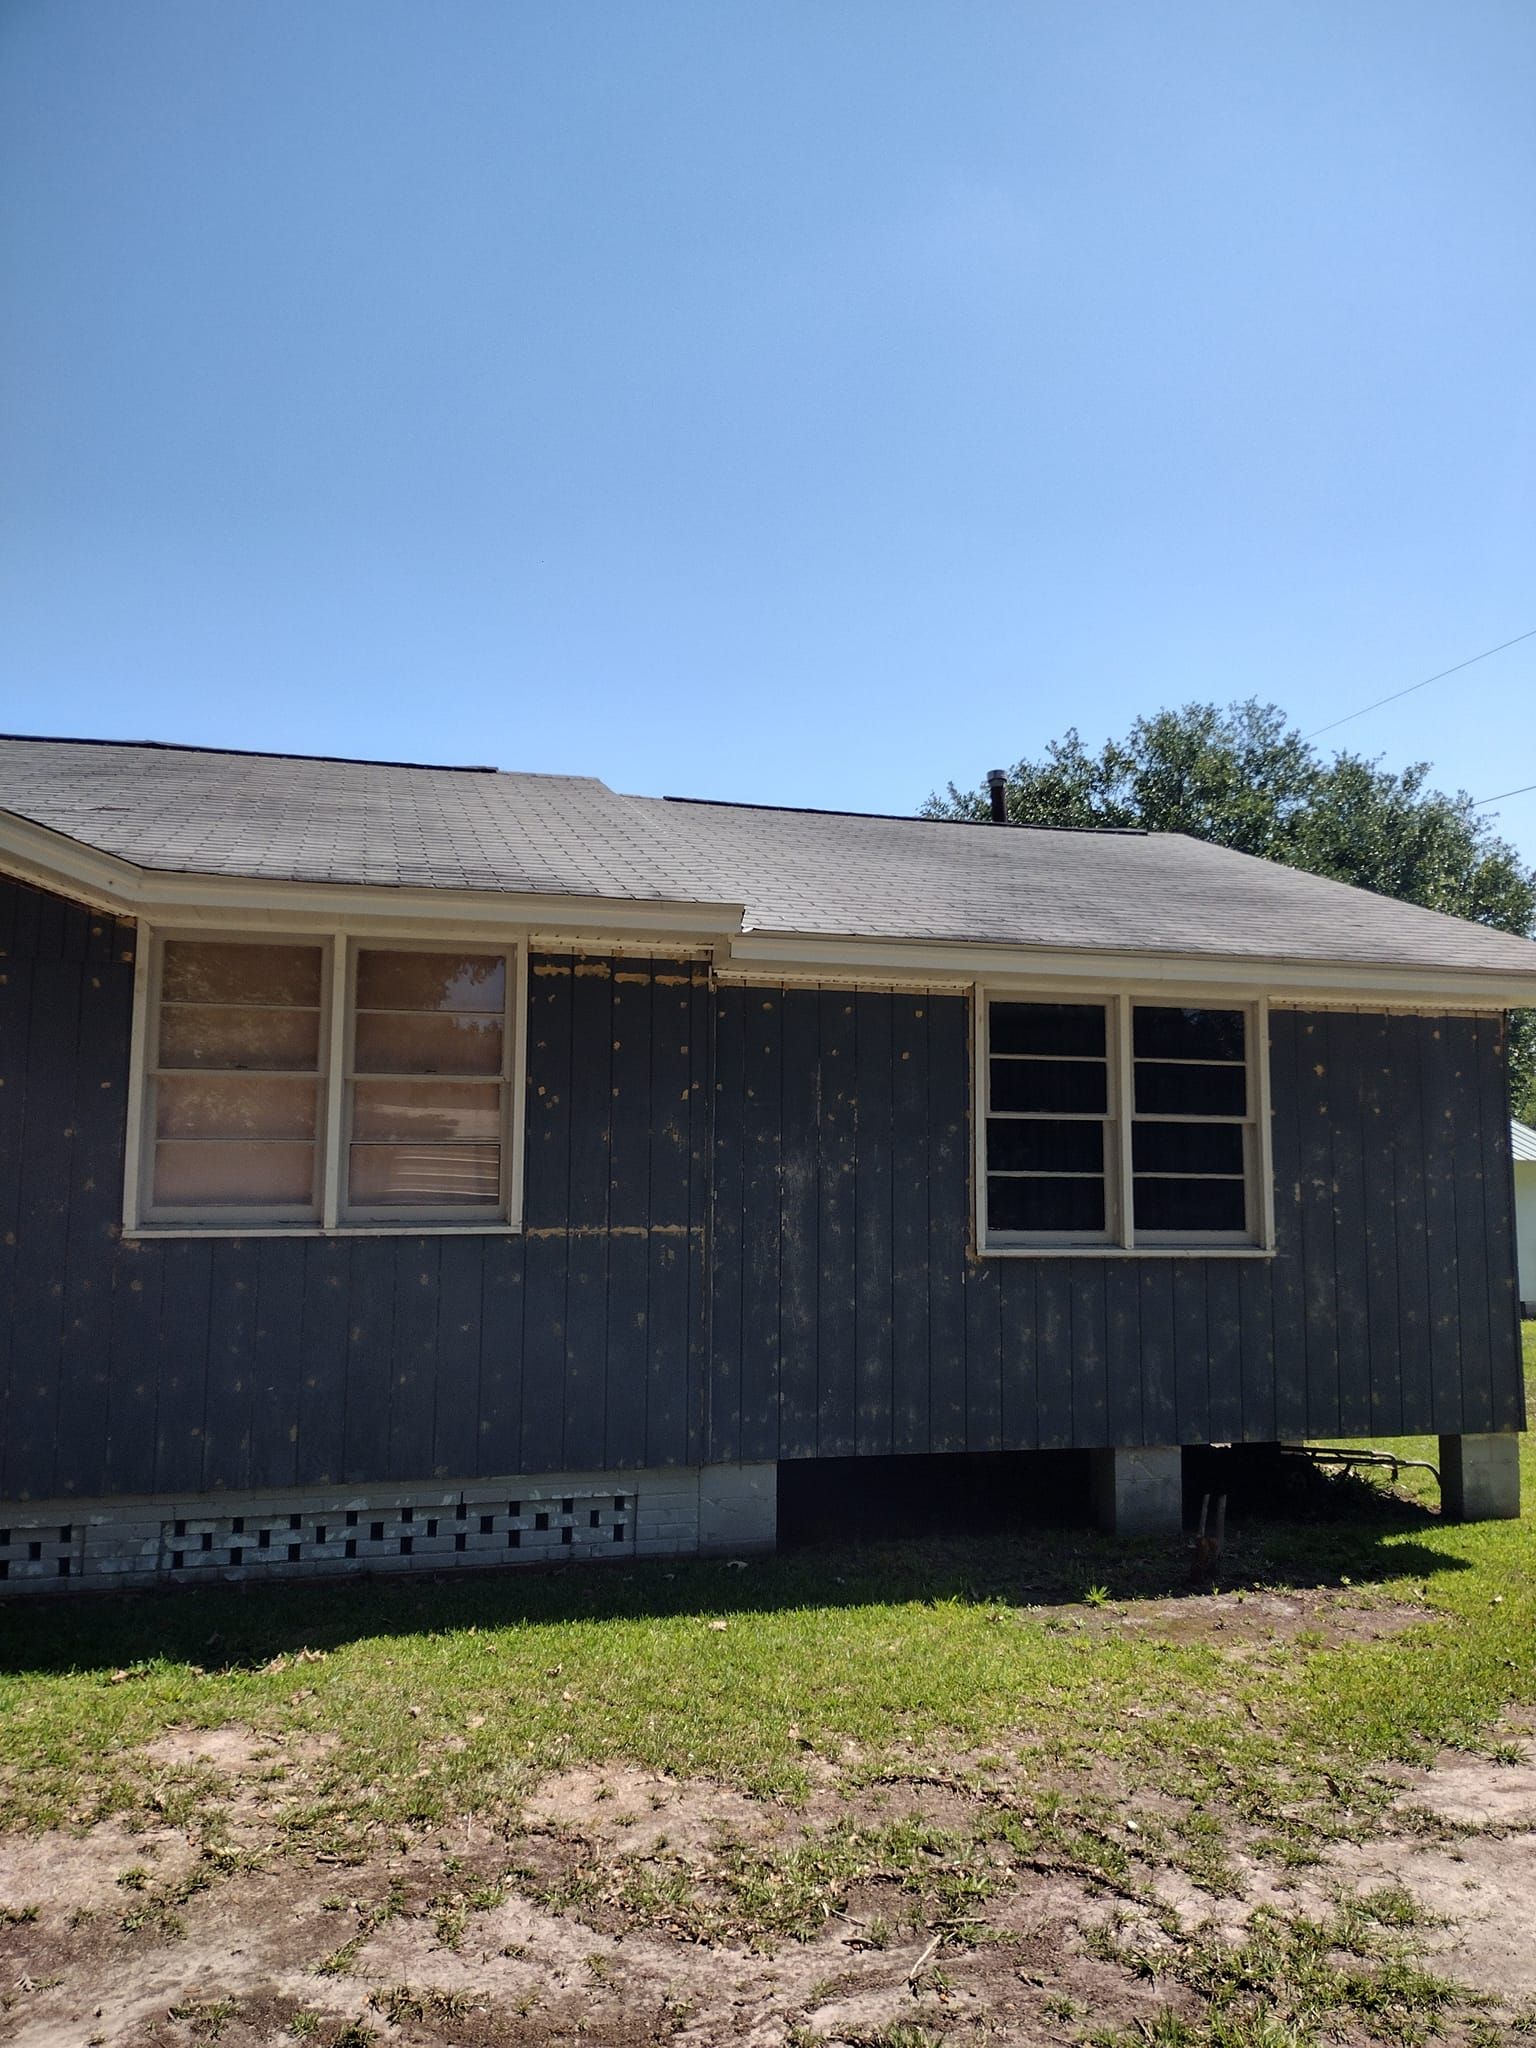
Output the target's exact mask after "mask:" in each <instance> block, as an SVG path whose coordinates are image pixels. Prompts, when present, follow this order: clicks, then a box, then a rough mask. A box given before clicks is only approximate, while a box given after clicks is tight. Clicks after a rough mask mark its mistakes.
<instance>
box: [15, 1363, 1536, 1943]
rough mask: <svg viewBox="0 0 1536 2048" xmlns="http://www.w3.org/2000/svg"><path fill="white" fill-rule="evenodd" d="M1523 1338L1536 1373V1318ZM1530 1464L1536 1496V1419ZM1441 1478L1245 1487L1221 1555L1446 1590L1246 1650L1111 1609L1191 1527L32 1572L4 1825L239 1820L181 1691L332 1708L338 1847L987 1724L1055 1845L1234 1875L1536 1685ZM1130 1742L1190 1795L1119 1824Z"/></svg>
mask: <svg viewBox="0 0 1536 2048" xmlns="http://www.w3.org/2000/svg"><path fill="white" fill-rule="evenodd" d="M1526 1358H1528V1366H1530V1368H1532V1372H1536V1327H1532V1325H1528V1327H1526ZM1403 1448H1405V1450H1409V1448H1411V1446H1403ZM1524 1464H1526V1470H1524V1481H1526V1497H1528V1501H1536V1458H1534V1456H1532V1448H1530V1444H1526V1446H1524ZM1425 1489H1427V1493H1425ZM1432 1495H1434V1487H1432V1483H1430V1481H1427V1479H1425V1477H1423V1475H1405V1483H1403V1489H1401V1495H1399V1497H1389V1495H1386V1491H1384V1489H1380V1487H1372V1485H1362V1483H1354V1481H1339V1483H1331V1485H1329V1489H1327V1495H1325V1499H1329V1501H1333V1503H1335V1507H1348V1511H1346V1513H1327V1516H1321V1518H1317V1516H1315V1518H1311V1520H1296V1522H1251V1524H1247V1526H1245V1524H1243V1513H1241V1503H1235V1524H1237V1528H1239V1536H1237V1540H1235V1542H1233V1544H1231V1546H1229V1554H1227V1559H1225V1561H1223V1583H1227V1585H1239V1587H1243V1585H1245V1587H1251V1589H1260V1587H1331V1589H1333V1595H1335V1597H1337V1599H1339V1602H1343V1604H1352V1602H1358V1604H1372V1602H1382V1599H1391V1602H1409V1604H1413V1608H1415V1610H1419V1614H1421V1620H1417V1622H1415V1626H1411V1628H1409V1630H1407V1632H1401V1634H1395V1636H1389V1638H1382V1640H1370V1642H1346V1645H1339V1647H1323V1645H1319V1642H1317V1640H1307V1638H1298V1640H1276V1642H1274V1645H1262V1647H1257V1649H1255V1653H1253V1655H1247V1657H1241V1659H1233V1657H1229V1655H1225V1651H1223V1640H1221V1638H1219V1636H1206V1638H1188V1636H1184V1634H1180V1632H1178V1630H1176V1628H1169V1630H1167V1632H1165V1634H1159V1632H1157V1630H1155V1628H1153V1630H1147V1628H1141V1630H1135V1632H1128V1630H1126V1628H1122V1626H1118V1624H1120V1612H1122V1608H1124V1604H1126V1602H1128V1599H1135V1597H1139V1595H1147V1593H1159V1595H1169V1593H1178V1595H1186V1593H1188V1591H1190V1587H1188V1577H1186V1561H1184V1554H1182V1552H1180V1550H1176V1548H1174V1546H1167V1544H1153V1546H1145V1544H1143V1546H1133V1544H1118V1542H1112V1540H1106V1538H1098V1536H1094V1534H1087V1532H1044V1534H1028V1536H1018V1538H975V1540H967V1542H956V1544H948V1546H944V1544H885V1546H866V1548H858V1550H848V1552H838V1554H825V1552H817V1554H799V1556H797V1554H784V1556H778V1559H768V1561H762V1563H752V1565H750V1567H748V1569H731V1567H727V1565H721V1563H680V1565H637V1567H614V1569H600V1571H598V1569H592V1571H586V1573H580V1571H578V1573H569V1575H551V1577H512V1575H508V1577H498V1579H494V1581H492V1579H473V1581H444V1583H432V1585H420V1583H387V1581H375V1583H350V1585H338V1587H250V1589H244V1591H233V1589H221V1591H193V1593H164V1595H160V1593H156V1595H141V1597H133V1599H80V1602H70V1604H57V1606H41V1604H39V1606H31V1604H10V1606H6V1608H4V1610H0V1827H10V1829H39V1827H84V1825H90V1823H94V1821H98V1819H102V1817H106V1815H111V1812H123V1815H129V1817H143V1815H158V1817H162V1819H168V1821H172V1823H178V1825H188V1827H195V1829H201V1831H203V1837H205V1839H207V1843H209V1845H217V1833H219V1815H221V1806H219V1780H217V1776H215V1774H211V1772H209V1769H207V1767H170V1765H156V1763H152V1761H150V1759H145V1757H143V1745H145V1743H150V1741H154V1737H158V1735H162V1733H164V1731H166V1729H172V1726H178V1724H188V1726H209V1729H213V1726H221V1724H227V1722H244V1724H250V1726H254V1729H258V1731H270V1733H274V1735H283V1737H289V1739H291V1737H326V1739H328V1741H330V1743H332V1747H330V1749H328V1751H326V1753H324V1755H309V1759H307V1761H305V1759H303V1757H301V1755H299V1751H297V1749H291V1757H289V1761H283V1759H279V1761H276V1763H274V1765H272V1769H270V1774H268V1776H270V1782H268V1784H266V1786H264V1788H262V1790H264V1792H270V1798H272V1808H274V1817H272V1833H274V1843H276V1847H279V1849H281V1847H283V1843H293V1845H299V1847H305V1849H309V1851H313V1849H322V1851H328V1853H338V1855H350V1853H360V1851H362V1843H365V1837H367V1835H369V1831H375V1833H373V1837H371V1839H373V1841H375V1843H377V1839H379V1833H377V1831H379V1829H381V1827H383V1831H385V1833H387V1831H406V1833H410V1831H412V1829H422V1827H432V1825H436V1823H442V1821H446V1819H451V1817H455V1815H465V1812H479V1815H489V1817H504V1819H506V1821H508V1823H512V1821H514V1819H516V1812H518V1806H520V1800H522V1796H524V1794H526V1790H528V1788H530V1786H532V1784H535V1782H537V1780H539V1778H541V1776H545V1774H549V1772H555V1769H561V1767H563V1765H573V1763H602V1761H608V1759H631V1761H635V1763H639V1765H647V1767H655V1769H666V1772H672V1774H678V1776H700V1778H711V1780H719V1782H723V1784H731V1786H737V1788H741V1790H745V1792H750V1794H760V1796H780V1798H786V1800H795V1798H799V1796H801V1794H805V1792H807V1788H809V1784H811V1776H813V1772H815V1769H821V1774H823V1776H825V1767H831V1769H836V1772H838V1774H840V1782H842V1784H846V1786H848V1788H850V1790H856V1788H860V1786H868V1784H870V1782H872V1780H879V1778H883V1776H901V1774H905V1772H913V1769H922V1767H924V1757H932V1755H944V1757H950V1759H954V1757H956V1755H958V1757H961V1759H965V1757H973V1759H975V1755H977V1751H989V1753H991V1755H993V1759H997V1769H991V1767H989V1765H977V1763H967V1765H965V1769H967V1772H971V1778H975V1780H977V1790H979V1792H983V1790H985V1784H987V1782H999V1784H1001V1782H1008V1784H1010V1786H1012V1790H1010V1794H1008V1812H1010V1817H1012V1825H1014V1827H1016V1829H1022V1835H1020V1843H1024V1845H1026V1847H1028V1853H1030V1855H1036V1858H1040V1860H1051V1858H1053V1855H1057V1858H1061V1860H1063V1862H1073V1864H1079V1866H1090V1868H1098V1870H1102V1872H1104V1874H1106V1878H1108V1880H1110V1882H1112V1884H1116V1882H1128V1878H1126V1874H1130V1876H1133V1874H1135V1872H1133V1866H1135V1862H1137V1860H1139V1858H1147V1855H1149V1853H1153V1851H1155V1853H1157V1855H1165V1858H1169V1860H1174V1862H1182V1864H1184V1866H1186V1868H1188V1870H1190V1872H1192V1874H1194V1876H1196V1878H1200V1880H1204V1882H1210V1884H1212V1886H1221V1884H1223V1882H1225V1868H1227V1866H1225V1858H1227V1837H1229V1833H1231V1831H1233V1829H1243V1831H1249V1833H1253V1831H1257V1837H1260V1839H1262V1841H1264V1843H1266V1845H1268V1851H1270V1853H1274V1855H1280V1858H1284V1860H1307V1858H1311V1855H1315V1853H1317V1851H1319V1845H1323V1843H1325V1841H1329V1839H1335V1837H1337V1835H1348V1833H1360V1831H1362V1829H1366V1827H1368V1825H1370V1819H1372V1815H1374V1812H1376V1810H1378V1808H1380V1804H1382V1802H1384V1798H1386V1796H1389V1786H1386V1782H1384V1780H1382V1765H1386V1763H1393V1761H1413V1759H1419V1757H1423V1755H1425V1753H1430V1751H1432V1749H1436V1747H1438V1745H1442V1743H1477V1741H1481V1739H1485V1731H1487V1729H1489V1724H1491V1722H1493V1720H1495V1716H1497V1714H1499V1710H1501V1708H1503V1706H1505V1704H1509V1702H1526V1704H1528V1702H1536V1571H1534V1569H1532V1567H1534V1565H1536V1550H1534V1546H1532V1522H1530V1518H1526V1520H1522V1522H1520V1524H1481V1526H1466V1528H1456V1526H1444V1524H1442V1522H1440V1520H1438V1516H1432V1513H1427V1511H1425V1507H1423V1505H1421V1501H1423V1499H1427V1497H1432ZM721 1620H723V1622H727V1626H725V1628H717V1626H711V1624H715V1622H721ZM299 1747H301V1745H299ZM1106 1774H1110V1776H1112V1780H1114V1784H1118V1786H1137V1784H1149V1786H1157V1788H1159V1790H1163V1792H1167V1794H1171V1798H1174V1800H1176V1802H1178V1800H1182V1802H1184V1804H1186V1817H1184V1821H1182V1823H1163V1825H1161V1831H1157V1829H1153V1831H1151V1833H1147V1831H1141V1833H1130V1831H1126V1825H1124V1819H1126V1810H1124V1804H1122V1800H1120V1798H1116V1796H1114V1784H1110V1786H1106ZM1096 1788H1098V1790H1096ZM172 1905H174V1903H172V1901H164V1907H166V1909H170V1907H172Z"/></svg>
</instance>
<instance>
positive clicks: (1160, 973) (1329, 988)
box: [716, 931, 1536, 1014]
mask: <svg viewBox="0 0 1536 2048" xmlns="http://www.w3.org/2000/svg"><path fill="white" fill-rule="evenodd" d="M716 961H717V968H716V972H717V974H719V975H720V976H721V977H722V978H725V977H727V976H728V977H729V979H731V980H733V981H736V980H741V981H754V980H755V981H766V982H775V981H777V980H779V979H780V978H781V974H780V970H787V971H788V972H789V973H791V974H808V975H812V976H813V977H814V978H815V979H817V980H820V981H826V982H829V983H830V982H838V981H841V980H843V979H845V978H848V977H852V978H854V979H857V980H859V981H861V982H862V981H864V980H867V979H876V980H879V979H885V980H887V981H889V980H896V981H900V982H912V983H916V984H919V985H920V986H922V987H924V988H926V989H929V990H932V991H934V992H937V991H939V990H941V989H944V988H950V987H952V988H954V989H955V990H956V991H957V992H961V991H963V990H964V989H965V988H966V987H968V986H970V985H973V984H975V983H977V982H984V983H985V984H986V986H987V987H988V988H991V989H994V990H996V991H997V992H998V993H999V994H1001V995H1008V994H1011V993H1015V992H1021V991H1028V992H1032V993H1034V994H1036V995H1037V996H1039V997H1040V1000H1047V999H1050V1000H1054V997H1051V998H1047V997H1045V996H1043V995H1040V991H1041V990H1042V989H1043V988H1050V989H1054V987H1055V986H1056V985H1057V984H1058V983H1060V985H1061V986H1062V988H1063V989H1068V988H1070V989H1071V990H1072V991H1073V993H1074V994H1080V995H1083V996H1099V997H1102V996H1111V995H1118V994H1120V993H1121V992H1122V991H1128V990H1131V989H1148V990H1153V991H1155V992H1156V993H1157V994H1159V995H1162V996H1165V997H1166V998H1167V999H1168V1000H1169V1001H1182V1000H1188V1001H1191V1002H1196V1001H1198V1002H1201V1003H1211V1004H1217V1003H1221V1002H1226V1003H1229V1004H1230V1003H1238V1002H1245V1003H1251V1002H1253V1001H1254V999H1255V997H1256V996H1259V995H1261V994H1271V995H1275V996H1276V997H1281V996H1283V997H1285V998H1287V999H1289V1000H1290V1001H1291V1003H1292V1006H1293V1007H1295V1008H1298V1009H1305V1008H1309V1007H1311V999H1312V998H1313V997H1318V998H1323V999H1326V998H1327V997H1328V996H1330V995H1332V996H1335V997H1339V996H1349V997H1350V998H1351V999H1352V1000H1353V1001H1355V1002H1357V1003H1359V1004H1361V1006H1362V1007H1372V1006H1373V1005H1372V1004H1371V1002H1370V999H1371V998H1373V997H1380V998H1382V999H1385V998H1387V997H1389V996H1394V995H1401V996H1403V997H1404V998H1406V999H1407V1001H1408V1003H1409V1005H1411V1007H1413V1008H1416V1009H1432V1010H1433V1011H1435V1012H1437V1013H1440V1014H1443V1013H1444V1012H1445V1011H1446V1009H1447V1008H1452V1007H1464V1008H1466V1009H1468V1010H1469V1011H1472V1012H1476V1013H1481V1012H1483V1011H1487V1010H1509V1009H1516V1010H1518V1009H1530V1008H1533V1007H1536V968H1533V970H1532V972H1531V973H1530V974H1529V975H1528V976H1524V977H1522V976H1521V975H1520V974H1518V973H1515V972H1511V971H1509V970H1507V969H1495V970H1493V971H1491V972H1490V971H1488V970H1484V969H1474V968H1448V967H1414V966H1408V965H1404V966H1390V965H1384V964H1382V963H1380V962H1375V961H1359V962H1354V961H1337V962H1335V961H1309V960H1297V959H1288V958H1281V959H1268V958H1265V957H1264V956H1262V955H1258V954H1254V955H1230V954H1217V953H1212V954H1199V953H1154V952H1147V953H1129V952H1116V951H1113V950H1111V949H1108V948H1106V949H1104V950H1103V951H1098V950H1096V949H1093V948H1091V947H1083V948H1081V949H1068V948H1053V947H1046V946H1040V947H1034V946H1006V945H990V944H973V943H971V942H969V941H950V942H935V941H927V940H923V941H916V940H913V941H908V940H901V939H878V938H831V937H826V938H824V937H804V936H801V935H798V934H794V933H769V932H757V931H754V932H744V933H741V934H739V935H736V936H734V937H732V938H730V939H729V940H728V941H726V942H724V943H723V944H722V945H721V946H720V947H719V948H718V949H717V952H716ZM754 970H755V972H754ZM1380 1007H1384V1008H1395V1007H1397V1006H1396V1005H1395V1004H1392V1003H1387V1002H1385V1000H1383V1001H1382V1003H1381V1004H1380Z"/></svg>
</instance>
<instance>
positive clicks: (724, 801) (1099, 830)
mask: <svg viewBox="0 0 1536 2048" xmlns="http://www.w3.org/2000/svg"><path fill="white" fill-rule="evenodd" d="M640 802H641V803H652V804H654V803H663V804H699V805H703V806H705V807H707V808H709V809H711V810H716V811H774V812H777V813H779V814H780V815H787V816H789V817H792V818H872V819H878V820H880V821H881V822H882V823H890V824H894V825H985V826H987V827H988V828H990V827H992V826H993V824H994V823H995V822H996V821H995V820H994V819H992V818H925V817H924V816H923V815H922V813H921V812H920V811H836V810H832V809H831V808H830V807H829V806H827V805H825V804H753V803H744V802H742V801H741V800H740V799H739V798H736V797H728V796H661V797H654V796H652V797H641V798H640ZM1006 829H1007V830H1008V831H1011V832H1085V833H1089V834H1102V835H1104V836H1106V837H1117V838H1120V839H1150V838H1151V837H1152V834H1151V833H1150V832H1149V831H1148V830H1147V828H1146V826H1145V825H1015V824H1014V823H1013V821H1012V820H1011V819H1010V820H1009V822H1008V825H1007V827H1006ZM1165 836H1166V835H1165Z"/></svg>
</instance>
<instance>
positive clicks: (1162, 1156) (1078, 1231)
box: [981, 997, 1262, 1250]
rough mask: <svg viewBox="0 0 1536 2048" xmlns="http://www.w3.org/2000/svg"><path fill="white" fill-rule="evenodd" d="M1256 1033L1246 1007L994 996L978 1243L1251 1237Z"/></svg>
mask: <svg viewBox="0 0 1536 2048" xmlns="http://www.w3.org/2000/svg"><path fill="white" fill-rule="evenodd" d="M1254 1038H1255V1027H1254V1012H1253V1011H1252V1010H1250V1009H1249V1008H1247V1007H1244V1006H1240V1005H1224V1006H1217V1005H1210V1006H1204V1005H1183V1004H1177V1003H1156V1002H1152V1003H1140V1002H1133V1001H1132V1000H1131V999H1130V998H1129V997H1118V998H1113V999H1106V1000H1103V1001H1099V1002H1095V1003H1086V1002H1085V1003H1060V1002H1052V1003H1030V1002H1023V1001H1018V1000H1014V999H1011V998H1006V999H1005V998H993V999H989V1000H987V1001H986V1003H985V1031H984V1052H983V1076H982V1081H983V1087H984V1089H985V1109H984V1119H985V1120H984V1127H983V1137H982V1162H981V1163H982V1167H983V1195H982V1201H983V1205H984V1206H983V1241H984V1243H985V1244H987V1245H988V1246H990V1247H993V1248H996V1249H1002V1250H1006V1249H1009V1248H1010V1247H1012V1248H1019V1249H1043V1248H1047V1247H1050V1246H1061V1247H1064V1248H1068V1249H1070V1248H1071V1247H1073V1246H1078V1247H1087V1248H1093V1247H1095V1246H1099V1247H1104V1248H1113V1247H1120V1248H1124V1249H1130V1250H1134V1249H1137V1248H1142V1249H1157V1248H1159V1247H1162V1248H1169V1249H1171V1248H1176V1247H1190V1248H1195V1249H1199V1248H1201V1247H1211V1248H1215V1249H1220V1248H1222V1247H1243V1246H1254V1245H1256V1244H1258V1243H1259V1242H1260V1240H1261V1235H1262V1225H1261V1210H1262V1203H1261V1200H1260V1147H1261V1133H1260V1129H1259V1122H1258V1101H1259V1087H1258V1082H1257V1077H1256V1075H1255V1072H1254V1069H1253V1060H1254V1050H1255V1049H1254Z"/></svg>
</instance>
